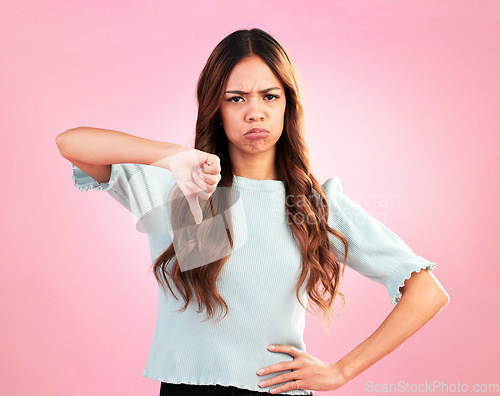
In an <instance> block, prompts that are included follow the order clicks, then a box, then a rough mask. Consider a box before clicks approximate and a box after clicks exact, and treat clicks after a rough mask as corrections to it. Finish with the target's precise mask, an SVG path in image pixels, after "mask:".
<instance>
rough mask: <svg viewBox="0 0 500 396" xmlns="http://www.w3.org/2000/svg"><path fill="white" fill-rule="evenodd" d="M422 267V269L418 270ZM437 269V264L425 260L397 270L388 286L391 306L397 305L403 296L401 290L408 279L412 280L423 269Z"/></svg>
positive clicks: (399, 267)
mask: <svg viewBox="0 0 500 396" xmlns="http://www.w3.org/2000/svg"><path fill="white" fill-rule="evenodd" d="M419 266H420V268H418V267H419ZM435 267H436V263H432V262H430V261H427V260H424V262H420V263H412V264H409V265H401V266H398V267H397V268H396V271H395V272H396V273H395V274H393V276H392V277H391V280H390V281H389V282H388V284H387V291H388V292H389V295H390V296H391V304H397V303H398V302H399V300H400V299H401V297H402V296H403V294H402V293H401V291H400V290H399V289H400V287H403V286H404V282H405V280H406V279H410V277H411V275H412V274H413V273H414V272H420V271H421V270H422V269H424V268H425V269H427V270H429V271H432V270H433V269H434V268H435Z"/></svg>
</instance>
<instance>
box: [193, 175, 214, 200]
mask: <svg viewBox="0 0 500 396" xmlns="http://www.w3.org/2000/svg"><path fill="white" fill-rule="evenodd" d="M191 176H192V178H193V181H194V182H195V183H196V186H197V187H199V189H200V192H201V193H202V194H201V195H200V196H201V197H203V198H204V199H205V197H206V195H207V194H208V195H210V194H211V193H212V192H214V190H215V186H211V185H209V184H208V183H206V182H205V181H204V180H203V179H202V178H201V177H200V175H199V173H198V172H193V173H192V174H191ZM193 191H196V190H193ZM196 192H198V191H196ZM206 199H208V198H206Z"/></svg>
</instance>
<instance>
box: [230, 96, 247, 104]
mask: <svg viewBox="0 0 500 396" xmlns="http://www.w3.org/2000/svg"><path fill="white" fill-rule="evenodd" d="M233 99H243V98H242V97H241V96H233V97H232V98H229V99H228V100H227V101H228V102H233V103H238V102H236V101H234V100H233Z"/></svg>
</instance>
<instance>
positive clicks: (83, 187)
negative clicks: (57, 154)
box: [71, 164, 118, 191]
mask: <svg viewBox="0 0 500 396" xmlns="http://www.w3.org/2000/svg"><path fill="white" fill-rule="evenodd" d="M73 165H74V164H73ZM78 169H79V170H80V171H81V172H82V173H85V172H83V171H82V170H81V169H80V168H78ZM72 170H73V174H72V175H71V180H73V182H74V183H75V187H76V188H78V190H79V191H88V190H94V191H100V190H102V191H108V190H110V189H111V188H112V187H113V184H114V183H115V182H116V179H118V172H117V170H116V169H115V164H111V174H110V176H109V180H108V181H106V182H102V183H99V182H98V181H97V180H94V179H92V180H93V181H92V182H90V183H88V184H83V183H80V182H79V181H78V180H77V178H78V177H77V175H76V169H75V166H72ZM87 176H88V175H87ZM89 177H90V176H89Z"/></svg>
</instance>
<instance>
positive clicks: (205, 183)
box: [56, 127, 220, 223]
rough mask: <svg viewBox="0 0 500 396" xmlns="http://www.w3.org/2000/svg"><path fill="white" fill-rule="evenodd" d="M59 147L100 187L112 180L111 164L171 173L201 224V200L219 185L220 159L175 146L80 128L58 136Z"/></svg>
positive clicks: (111, 131) (95, 129) (136, 137)
mask: <svg viewBox="0 0 500 396" xmlns="http://www.w3.org/2000/svg"><path fill="white" fill-rule="evenodd" d="M56 144H57V147H58V148H59V151H60V153H61V155H62V156H63V157H64V158H66V159H67V160H68V161H70V162H72V163H73V164H74V165H76V166H77V167H78V168H79V169H81V170H82V171H83V172H85V173H86V174H87V175H89V176H90V177H91V178H92V179H94V180H95V181H97V182H98V183H104V182H107V181H108V180H109V179H110V176H111V164H123V163H131V164H144V165H153V166H158V167H160V168H164V169H168V170H169V171H171V172H172V176H173V177H174V179H175V181H176V183H177V185H178V186H179V188H180V189H181V190H182V192H183V193H184V195H185V196H186V199H187V200H188V203H189V205H190V209H191V211H192V213H193V215H194V216H195V220H196V222H197V223H198V222H201V220H202V219H201V209H200V206H199V203H198V197H199V198H202V199H208V198H209V196H210V195H211V194H212V193H213V191H214V190H215V187H216V185H217V183H218V182H219V181H220V159H219V157H218V156H216V155H215V154H210V153H206V152H203V151H200V150H196V149H190V148H187V147H184V146H181V145H178V144H174V143H167V142H160V141H155V140H150V139H146V138H141V137H138V136H134V135H130V134H127V133H124V132H118V131H113V130H109V129H101V128H91V127H77V128H73V129H69V130H67V131H65V132H63V133H61V134H59V135H57V137H56ZM190 183H191V184H190Z"/></svg>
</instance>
